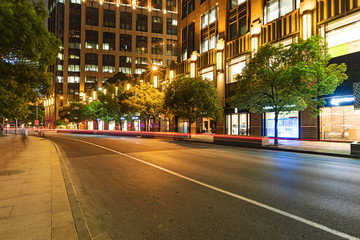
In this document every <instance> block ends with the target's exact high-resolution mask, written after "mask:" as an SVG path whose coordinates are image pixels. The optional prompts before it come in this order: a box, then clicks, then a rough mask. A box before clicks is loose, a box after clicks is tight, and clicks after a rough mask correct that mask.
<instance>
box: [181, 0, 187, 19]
mask: <svg viewBox="0 0 360 240" xmlns="http://www.w3.org/2000/svg"><path fill="white" fill-rule="evenodd" d="M181 9H182V11H181V13H182V14H181V19H184V18H185V17H186V16H187V0H182V1H181Z"/></svg>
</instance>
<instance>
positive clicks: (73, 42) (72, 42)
mask: <svg viewBox="0 0 360 240" xmlns="http://www.w3.org/2000/svg"><path fill="white" fill-rule="evenodd" d="M69 48H71V49H80V48H81V43H80V38H69Z"/></svg>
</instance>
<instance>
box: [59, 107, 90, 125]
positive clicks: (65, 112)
mask: <svg viewBox="0 0 360 240" xmlns="http://www.w3.org/2000/svg"><path fill="white" fill-rule="evenodd" d="M85 106H86V105H85V104H84V103H82V102H71V103H70V104H69V105H66V106H63V107H61V108H60V109H59V117H60V119H61V120H64V121H68V122H73V123H76V124H79V123H80V122H82V121H85V120H86V119H87V118H86V115H85V111H84V109H85Z"/></svg>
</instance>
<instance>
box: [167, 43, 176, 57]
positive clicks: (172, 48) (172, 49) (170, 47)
mask: <svg viewBox="0 0 360 240" xmlns="http://www.w3.org/2000/svg"><path fill="white" fill-rule="evenodd" d="M176 51H177V41H176V40H172V39H167V40H166V55H167V56H176Z"/></svg>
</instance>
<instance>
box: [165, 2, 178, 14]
mask: <svg viewBox="0 0 360 240" xmlns="http://www.w3.org/2000/svg"><path fill="white" fill-rule="evenodd" d="M166 10H167V11H168V12H176V0H166Z"/></svg>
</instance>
